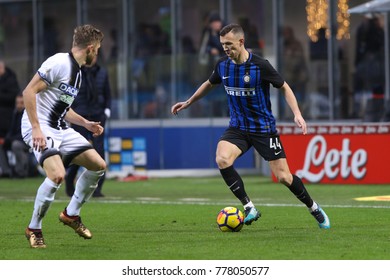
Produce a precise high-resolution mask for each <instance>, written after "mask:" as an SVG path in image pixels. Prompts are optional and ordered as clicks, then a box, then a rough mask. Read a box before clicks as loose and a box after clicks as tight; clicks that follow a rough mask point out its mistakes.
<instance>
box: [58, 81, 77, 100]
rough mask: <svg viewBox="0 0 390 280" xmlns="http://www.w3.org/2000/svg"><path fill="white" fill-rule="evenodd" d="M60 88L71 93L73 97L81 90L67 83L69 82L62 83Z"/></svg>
mask: <svg viewBox="0 0 390 280" xmlns="http://www.w3.org/2000/svg"><path fill="white" fill-rule="evenodd" d="M58 88H59V90H60V91H62V92H63V93H66V94H69V95H71V96H73V97H76V96H77V94H78V93H79V90H78V89H77V88H75V87H72V86H70V85H67V84H64V83H61V84H60V86H59V87H58Z"/></svg>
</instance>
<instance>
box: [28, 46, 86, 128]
mask: <svg viewBox="0 0 390 280" xmlns="http://www.w3.org/2000/svg"><path fill="white" fill-rule="evenodd" d="M37 73H38V75H39V76H40V77H41V79H42V80H44V81H45V82H46V84H47V88H46V89H45V90H44V91H42V92H39V93H38V94H37V96H36V102H37V114H38V119H39V123H40V124H41V125H47V126H49V127H52V128H55V129H63V128H67V127H68V126H67V123H66V122H65V120H64V117H65V115H66V113H67V112H68V110H69V108H70V106H71V105H72V103H73V100H74V99H75V97H76V96H77V94H78V92H79V89H80V85H81V71H80V66H79V65H78V63H77V62H76V60H75V59H74V57H73V55H72V53H57V54H55V55H53V56H51V57H49V58H48V59H47V60H46V61H45V62H43V63H42V65H41V67H40V68H39V69H38V72H37ZM22 122H23V123H24V124H26V122H29V120H28V116H27V112H26V111H25V112H24V115H23V120H22Z"/></svg>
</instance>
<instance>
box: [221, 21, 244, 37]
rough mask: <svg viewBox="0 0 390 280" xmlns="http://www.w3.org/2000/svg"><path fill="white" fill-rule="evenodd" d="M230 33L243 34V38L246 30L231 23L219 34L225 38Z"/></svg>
mask: <svg viewBox="0 0 390 280" xmlns="http://www.w3.org/2000/svg"><path fill="white" fill-rule="evenodd" d="M229 32H232V33H233V34H242V36H244V29H242V27H241V25H239V24H236V23H231V24H228V25H226V26H224V27H223V28H222V29H221V31H220V32H219V36H222V37H223V36H225V35H226V34H228V33H229Z"/></svg>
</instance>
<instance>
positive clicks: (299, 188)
mask: <svg viewBox="0 0 390 280" xmlns="http://www.w3.org/2000/svg"><path fill="white" fill-rule="evenodd" d="M288 188H289V189H290V191H291V192H292V193H293V194H294V195H295V196H296V197H297V198H298V199H299V200H300V201H302V202H303V203H304V204H305V205H306V206H307V207H312V206H313V199H311V197H310V195H309V193H308V192H307V190H306V188H305V186H304V185H303V182H302V180H301V179H300V178H299V177H297V176H295V175H293V181H292V183H291V185H290V186H288Z"/></svg>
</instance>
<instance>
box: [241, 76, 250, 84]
mask: <svg viewBox="0 0 390 280" xmlns="http://www.w3.org/2000/svg"><path fill="white" fill-rule="evenodd" d="M242 79H243V80H244V83H246V84H248V83H249V82H250V81H251V76H249V75H244V76H243V77H242Z"/></svg>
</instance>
